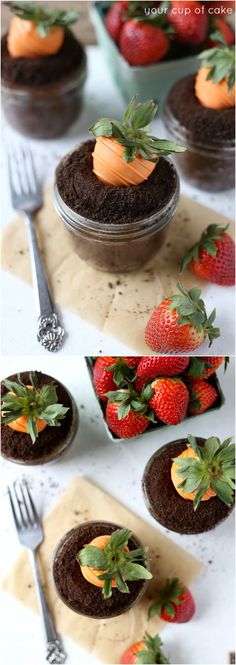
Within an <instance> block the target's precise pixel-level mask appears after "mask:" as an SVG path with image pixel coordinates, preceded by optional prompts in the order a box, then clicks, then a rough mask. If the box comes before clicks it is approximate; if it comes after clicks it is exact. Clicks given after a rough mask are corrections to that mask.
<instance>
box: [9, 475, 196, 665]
mask: <svg viewBox="0 0 236 665" xmlns="http://www.w3.org/2000/svg"><path fill="white" fill-rule="evenodd" d="M90 519H92V520H99V519H101V520H108V521H112V522H115V523H117V524H118V525H120V526H126V527H128V528H130V529H131V530H132V531H133V533H134V534H135V535H136V536H138V538H140V540H141V541H142V542H143V544H145V545H148V546H149V556H150V559H151V571H152V573H153V575H154V576H155V580H151V582H150V585H149V587H148V590H147V592H146V594H145V596H144V598H143V599H142V600H141V601H140V602H139V603H138V605H136V607H135V608H133V609H131V610H130V611H129V612H128V613H125V614H123V616H122V615H121V616H119V617H116V618H114V619H109V620H106V621H105V620H94V619H88V618H87V617H83V616H80V615H79V614H76V613H74V612H72V611H71V610H69V609H68V608H67V607H66V606H65V605H64V604H63V603H62V602H61V600H60V599H59V598H58V596H57V594H56V591H55V589H54V585H53V581H52V576H51V560H52V553H53V550H54V548H55V546H56V544H57V543H58V541H59V540H60V538H61V537H62V536H63V535H64V534H65V533H66V531H68V530H69V529H71V528H72V527H74V526H76V525H78V524H80V523H82V522H85V521H87V520H90ZM44 534H45V539H44V543H43V544H42V545H41V546H40V548H39V563H40V568H41V574H42V578H43V581H44V584H45V593H46V596H47V600H48V603H49V607H50V609H51V611H52V613H53V616H54V620H55V623H56V627H57V630H58V631H59V633H61V634H64V635H67V636H68V637H70V638H72V639H73V640H74V641H75V642H77V643H78V644H79V645H80V646H81V647H82V648H84V649H85V650H87V651H89V652H91V653H92V654H94V655H95V656H96V657H97V658H98V659H99V660H101V662H102V663H119V662H120V657H121V655H122V653H123V651H124V650H125V649H126V648H127V647H128V646H129V645H131V644H132V643H134V642H136V641H137V640H140V639H141V638H142V636H143V633H144V632H145V630H147V629H148V632H150V633H151V634H155V632H158V631H159V630H160V629H161V627H162V626H163V622H162V621H160V619H159V618H158V617H156V618H153V619H152V620H151V621H149V622H147V619H146V616H147V608H148V607H149V604H150V602H151V599H152V598H153V590H154V589H155V587H156V586H157V584H160V582H161V581H164V580H165V579H166V578H167V577H172V576H177V577H179V578H180V579H181V580H182V581H183V582H185V584H187V585H189V584H190V583H191V582H192V580H193V579H194V578H195V577H196V576H197V575H198V574H199V573H200V571H201V569H202V563H201V562H200V561H198V560H197V559H195V558H194V557H193V556H192V555H190V554H188V552H186V551H185V550H183V549H182V548H180V547H178V546H177V545H175V543H174V542H172V541H171V539H170V538H168V537H167V536H165V535H163V534H162V533H160V532H159V531H158V529H156V528H154V527H152V526H149V524H147V523H146V522H144V521H143V520H142V519H140V518H139V517H138V515H135V514H134V513H131V512H130V511H129V510H128V509H127V508H125V507H124V506H123V505H121V504H120V503H119V502H118V501H116V500H115V499H113V498H112V497H111V496H109V495H108V494H106V493H105V492H104V491H103V490H101V489H99V488H98V487H96V486H95V485H93V484H92V483H91V482H89V481H88V480H86V479H85V478H82V477H78V476H77V477H75V478H74V479H73V480H72V481H71V483H70V485H69V487H68V488H67V490H66V491H65V492H64V494H63V495H62V496H61V498H60V499H59V501H58V503H57V505H56V506H55V508H54V509H53V510H52V511H51V513H50V514H49V515H48V517H47V518H46V519H45V521H44ZM1 586H2V587H3V589H5V590H6V591H8V592H9V593H11V594H12V595H13V596H15V597H16V598H17V599H18V600H19V601H21V602H22V603H24V604H25V605H27V607H29V608H31V609H32V610H34V611H38V608H37V599H36V595H35V587H34V581H33V575H32V570H31V566H30V561H29V558H28V553H27V552H26V551H25V550H24V551H22V554H21V555H20V556H19V558H18V559H17V561H16V563H15V565H14V567H13V568H12V570H11V571H10V573H9V574H8V576H7V577H6V578H5V580H4V581H3V583H2V585H1Z"/></svg>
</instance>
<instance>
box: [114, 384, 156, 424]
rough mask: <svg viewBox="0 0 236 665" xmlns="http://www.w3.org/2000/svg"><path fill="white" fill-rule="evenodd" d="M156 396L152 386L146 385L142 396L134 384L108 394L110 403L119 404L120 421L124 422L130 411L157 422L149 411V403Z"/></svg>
mask: <svg viewBox="0 0 236 665" xmlns="http://www.w3.org/2000/svg"><path fill="white" fill-rule="evenodd" d="M153 395H154V390H153V389H152V387H151V384H148V385H146V386H145V387H144V388H143V390H142V392H141V394H140V393H138V392H137V391H136V390H135V389H134V386H133V385H132V384H129V385H128V386H127V387H126V388H121V389H120V390H109V391H108V392H107V393H106V396H107V397H108V400H109V402H112V403H117V402H118V403H119V408H118V412H117V415H118V419H119V420H123V418H125V416H127V415H128V413H129V412H130V411H133V412H135V413H139V414H142V415H145V416H146V417H147V418H148V419H149V420H151V421H152V422H156V419H155V416H154V413H153V411H152V410H151V409H149V402H150V399H151V398H152V396H153Z"/></svg>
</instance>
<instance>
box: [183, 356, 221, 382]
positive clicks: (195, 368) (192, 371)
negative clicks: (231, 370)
mask: <svg viewBox="0 0 236 665" xmlns="http://www.w3.org/2000/svg"><path fill="white" fill-rule="evenodd" d="M223 361H225V369H226V366H227V363H228V358H227V356H198V357H196V358H191V359H190V364H189V367H188V370H187V372H186V374H187V375H188V376H192V377H195V378H197V379H208V377H209V376H211V375H212V374H214V372H215V371H216V370H217V369H218V367H220V365H222V363H223Z"/></svg>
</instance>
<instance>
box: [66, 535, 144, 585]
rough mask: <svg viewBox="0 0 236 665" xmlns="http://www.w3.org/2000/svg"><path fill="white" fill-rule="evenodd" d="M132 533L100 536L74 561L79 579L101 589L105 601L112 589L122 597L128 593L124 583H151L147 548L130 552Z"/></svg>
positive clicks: (82, 550)
mask: <svg viewBox="0 0 236 665" xmlns="http://www.w3.org/2000/svg"><path fill="white" fill-rule="evenodd" d="M131 537H132V531H130V530H129V529H116V531H113V533H112V534H111V536H110V535H106V534H105V535H101V536H98V538H95V539H94V540H92V541H91V543H89V544H88V545H85V546H84V547H83V549H81V550H80V551H79V552H78V554H77V556H76V559H77V561H78V563H79V564H80V568H81V572H82V575H83V576H84V577H85V579H86V580H87V581H88V582H90V584H93V585H95V586H98V587H100V588H101V589H102V595H103V597H104V598H110V597H111V596H112V590H113V588H114V587H117V589H118V590H119V591H120V592H121V593H130V589H129V586H128V585H127V582H131V583H132V581H137V580H150V579H151V578H152V574H151V573H150V571H149V570H148V569H147V548H145V547H139V548H138V549H134V550H129V546H128V544H129V540H130V538H131Z"/></svg>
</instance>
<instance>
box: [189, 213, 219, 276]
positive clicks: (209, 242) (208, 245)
mask: <svg viewBox="0 0 236 665" xmlns="http://www.w3.org/2000/svg"><path fill="white" fill-rule="evenodd" d="M228 226H229V225H228V224H227V225H226V226H225V227H222V226H219V224H209V226H208V227H207V228H206V230H205V231H203V233H202V235H201V238H200V240H199V242H197V243H196V244H195V245H193V247H191V249H190V250H189V251H188V252H187V254H186V255H185V256H184V258H183V260H182V262H181V264H180V271H181V272H183V271H184V270H186V268H187V267H188V266H189V264H190V263H191V261H192V260H194V261H198V259H199V252H200V250H201V249H205V250H206V252H207V254H209V256H212V257H215V256H216V254H217V245H216V243H215V241H216V240H220V241H221V242H224V241H225V238H224V237H223V236H222V234H223V233H225V232H226V231H227V229H228Z"/></svg>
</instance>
